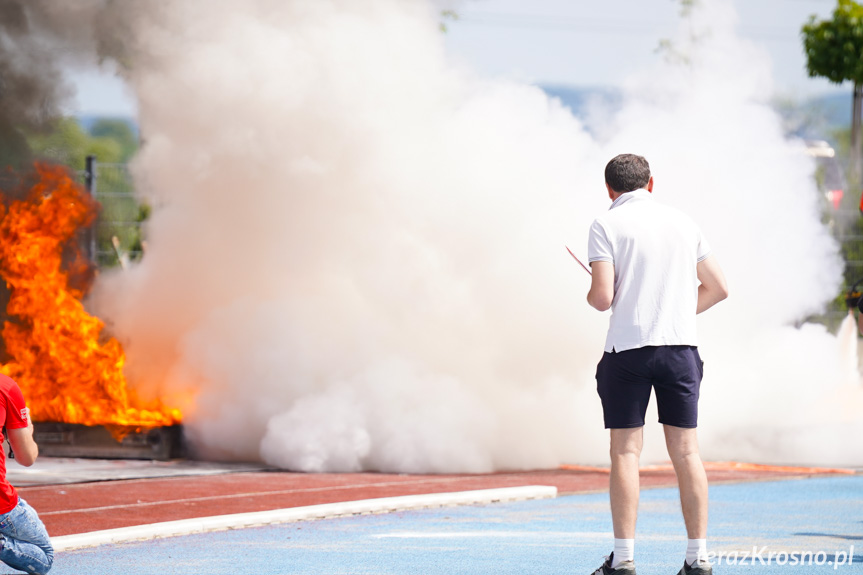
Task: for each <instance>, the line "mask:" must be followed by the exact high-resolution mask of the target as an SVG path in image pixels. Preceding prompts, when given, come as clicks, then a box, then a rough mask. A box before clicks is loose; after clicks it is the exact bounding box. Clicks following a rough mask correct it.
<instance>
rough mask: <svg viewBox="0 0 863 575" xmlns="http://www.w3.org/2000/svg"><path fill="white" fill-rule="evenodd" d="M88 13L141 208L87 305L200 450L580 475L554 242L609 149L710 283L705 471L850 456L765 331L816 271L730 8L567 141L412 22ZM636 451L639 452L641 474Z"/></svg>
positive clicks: (591, 201)
mask: <svg viewBox="0 0 863 575" xmlns="http://www.w3.org/2000/svg"><path fill="white" fill-rule="evenodd" d="M47 5H48V3H45V5H44V6H42V10H43V11H45V12H47V13H51V14H53V15H54V16H56V12H57V10H62V9H57V8H48V7H47ZM90 9H91V13H90V20H89V21H91V22H94V23H95V24H94V25H93V27H92V30H90V32H89V33H91V34H92V35H93V37H92V38H91V40H90V44H89V45H91V46H93V48H92V51H93V53H94V54H102V55H103V56H108V57H114V58H117V59H119V60H120V61H121V62H122V63H123V65H124V69H125V70H126V74H127V79H128V81H129V84H130V86H131V87H132V88H133V90H134V92H135V94H136V96H137V98H138V102H139V109H140V118H139V122H140V126H141V130H142V133H143V134H144V137H145V140H146V144H145V145H144V147H143V149H142V151H141V153H140V154H139V156H138V157H137V159H136V161H135V166H134V170H135V173H136V175H137V182H138V187H139V191H140V192H141V193H142V194H144V195H145V196H146V197H147V198H148V200H149V201H150V202H151V203H152V204H153V205H154V210H153V216H152V218H151V220H150V221H149V223H148V227H147V238H148V249H147V254H146V257H145V258H144V259H143V260H142V262H141V263H140V264H139V265H137V266H135V267H134V268H132V269H130V270H126V271H125V272H121V273H116V274H114V275H107V274H106V275H104V276H103V277H102V278H101V280H100V283H99V285H98V287H97V291H96V293H95V295H94V298H93V303H94V305H97V306H98V308H99V311H100V313H101V314H102V315H103V316H104V317H106V318H107V319H109V320H110V321H111V324H112V326H113V329H114V331H115V333H116V335H117V336H118V337H119V338H120V339H121V340H122V341H123V342H124V345H125V346H126V349H127V352H128V357H129V364H128V367H129V376H130V378H131V379H132V381H134V382H136V384H137V386H138V388H139V389H140V390H141V391H142V392H144V393H150V394H159V395H161V396H163V397H165V398H167V399H168V400H169V401H173V402H176V403H177V404H179V406H180V407H182V408H183V409H184V412H185V413H186V418H187V419H186V423H187V426H186V429H187V432H188V434H189V436H190V438H191V440H192V441H193V444H194V446H195V449H196V450H197V453H198V454H199V455H200V456H201V457H218V458H230V459H262V460H263V461H266V462H268V463H271V464H274V465H278V466H280V467H284V468H288V469H297V470H306V471H345V470H347V471H353V470H362V469H377V470H387V471H403V472H454V471H463V472H484V471H491V470H495V469H507V468H530V467H551V466H555V465H558V464H560V463H563V462H602V461H604V460H605V459H606V457H607V455H606V453H607V436H606V432H605V431H604V430H603V429H602V421H601V411H600V405H599V400H598V397H597V396H596V392H595V389H594V386H595V382H594V379H593V376H594V371H595V365H596V363H597V361H598V360H599V357H600V355H601V353H602V346H603V342H604V337H605V329H606V326H607V317H606V316H603V315H602V314H599V313H597V312H595V311H594V310H592V309H590V308H589V307H588V306H587V304H586V303H585V301H584V296H585V294H586V291H587V288H588V283H589V278H588V277H587V274H585V273H584V272H583V271H582V270H581V269H579V268H578V267H577V266H576V265H575V264H574V262H572V261H571V259H570V258H569V255H568V254H567V253H566V251H565V250H564V247H563V246H564V244H568V245H569V246H570V247H571V248H573V249H574V250H575V251H576V253H580V254H582V255H583V254H584V253H585V251H586V240H587V229H588V227H589V225H590V223H591V221H592V220H593V219H594V218H595V217H596V216H597V215H598V214H600V213H602V211H603V210H605V209H607V206H608V199H607V197H606V196H605V192H604V185H603V181H602V169H603V167H604V165H605V162H607V160H608V159H609V158H611V157H612V156H614V155H616V154H617V153H621V152H634V153H641V154H644V155H645V156H646V157H647V158H648V159H649V160H650V162H651V165H652V168H653V172H654V175H655V177H656V182H657V183H656V188H655V192H654V193H655V195H656V196H657V199H658V200H660V201H664V202H667V203H669V204H673V205H676V206H678V207H680V208H682V209H684V210H685V211H687V212H689V213H690V214H691V215H692V216H693V217H694V218H695V219H696V220H697V221H699V222H700V224H701V226H702V228H703V230H704V232H705V234H706V236H707V237H708V238H709V240H710V242H711V244H712V246H713V248H714V252H715V254H716V257H718V258H719V260H720V262H721V263H722V265H723V266H724V268H725V270H726V273H727V276H728V280H729V284H730V287H731V294H732V295H731V298H730V299H729V300H728V301H727V302H724V303H722V304H720V307H719V308H717V309H716V310H711V311H709V312H707V313H706V314H705V315H704V316H702V318H701V319H700V320H699V321H700V323H699V329H700V334H701V342H700V343H701V350H702V356H703V358H704V359H705V362H706V377H705V381H704V385H703V392H702V393H703V399H702V422H701V423H702V425H701V428H702V429H701V437H702V444H703V448H704V455H705V457H707V458H733V459H749V460H756V461H769V462H794V463H831V464H838V463H843V462H844V463H848V462H857V463H859V461H860V460H861V459H863V447H861V446H848V445H847V444H844V447H842V449H843V451H840V450H839V447H840V446H842V445H843V444H840V438H841V437H843V436H847V435H848V434H849V433H856V434H857V435H856V436H859V432H860V431H861V428H863V418H861V416H860V413H863V411H861V409H859V408H860V407H863V397H861V395H863V394H861V387H860V384H859V378H858V376H856V372H855V373H852V372H853V371H854V370H853V369H848V368H847V365H848V362H847V361H845V362H843V360H842V359H841V358H840V355H839V348H840V346H839V343H838V341H837V339H836V338H835V337H834V336H831V335H830V334H828V333H827V332H826V331H825V330H824V329H823V328H822V327H820V326H817V325H803V326H802V327H800V328H795V327H792V325H793V324H794V323H795V322H796V321H798V320H799V319H800V318H802V317H805V316H806V315H807V314H809V313H811V312H814V311H817V310H819V309H821V308H822V307H823V305H824V303H825V302H826V301H828V300H829V299H831V298H832V297H833V296H834V295H835V293H836V290H837V289H838V285H839V276H840V272H841V262H840V260H839V258H838V256H837V247H836V245H835V244H834V242H833V241H832V240H831V239H830V237H829V234H828V233H827V230H826V229H825V228H824V226H823V225H822V224H821V222H820V213H819V203H818V202H819V199H818V196H817V192H816V189H815V187H814V183H813V181H812V172H813V166H812V165H811V163H810V162H809V161H808V160H807V159H806V157H805V156H804V154H803V146H802V144H801V143H800V142H794V141H787V140H786V139H785V138H784V137H783V134H782V130H781V126H780V121H779V118H778V117H777V115H776V114H775V113H774V112H773V110H772V109H771V108H770V106H769V104H768V102H767V98H768V97H769V95H770V92H771V87H770V85H769V77H770V67H769V62H768V61H767V60H766V57H765V56H764V54H763V52H762V51H761V50H760V49H759V48H758V47H757V46H754V45H751V44H749V43H746V42H744V41H742V40H740V39H739V38H737V37H736V36H735V34H734V26H735V15H734V13H733V10H732V9H731V7H730V4H729V3H728V2H727V1H725V0H713V1H711V2H705V3H703V4H702V5H701V7H700V8H699V9H698V10H696V11H695V12H694V13H693V14H692V15H691V21H689V22H687V23H686V25H685V26H684V28H685V32H684V33H682V34H681V38H682V39H681V40H678V41H677V44H676V50H677V53H678V54H683V55H685V57H684V58H670V57H669V58H667V59H666V60H665V61H662V62H658V63H657V65H656V66H655V68H654V69H652V70H649V71H645V73H644V75H643V76H641V77H635V78H632V79H631V81H630V83H629V85H628V87H627V88H626V90H625V96H624V99H623V104H622V106H621V107H620V109H619V110H616V111H615V112H614V113H609V114H607V115H606V116H604V117H603V118H601V119H599V120H597V119H596V118H593V119H591V126H592V127H593V129H592V130H591V131H590V132H589V131H588V130H586V129H585V124H584V122H585V120H582V119H579V118H575V117H573V116H572V115H571V113H570V112H569V111H568V110H567V109H565V108H564V107H563V106H562V105H561V104H560V103H559V102H558V101H556V100H554V99H549V98H548V97H547V96H546V95H545V94H544V93H543V92H542V91H541V90H539V89H538V88H536V87H532V86H527V85H520V84H517V83H512V82H506V81H500V80H488V79H483V78H478V77H476V76H475V75H474V74H473V73H471V72H470V71H469V70H466V69H463V68H461V67H459V66H456V65H454V64H453V63H452V62H451V61H450V60H449V59H448V57H447V54H446V53H445V51H444V47H443V38H442V36H441V33H440V31H439V29H438V18H439V14H438V11H437V9H436V7H435V6H434V5H432V4H431V3H426V2H422V1H420V0H372V1H368V2H362V3H357V2H350V1H347V0H319V1H316V2H314V3H310V2H301V1H287V2H286V1H278V2H277V1H273V0H249V1H248V2H243V3H241V4H239V3H236V2H227V1H226V0H220V1H215V2H214V1H212V0H207V1H204V0H168V1H162V2H158V3H156V2H136V3H134V4H132V3H124V4H122V5H120V4H117V3H109V2H103V3H99V2H95V1H94V2H91V3H90ZM106 23H110V24H111V25H110V26H109V25H107V24H106ZM82 30H83V28H82ZM82 33H83V32H82ZM567 57H575V58H578V57H579V56H578V55H568V56H567ZM581 57H584V58H588V57H589V55H582V56H581ZM596 126H601V129H596V128H595V127H596ZM837 405H842V406H845V407H847V413H845V412H843V413H842V415H841V417H837V415H836V411H835V409H836V406H837ZM852 406H857V409H856V411H855V410H853V409H852ZM652 413H654V415H649V423H648V429H649V430H650V431H649V435H653V436H656V434H657V431H656V430H657V426H656V425H655V423H653V422H654V421H655V411H654V412H652ZM813 437H814V438H816V439H815V440H812V439H808V438H813ZM803 438H807V439H806V440H805V441H804V439H803ZM662 449H663V448H662V445H661V441H660V440H659V438H658V437H649V438H648V442H647V447H646V459H654V460H656V459H663V458H664V457H665V456H664V453H663V451H662Z"/></svg>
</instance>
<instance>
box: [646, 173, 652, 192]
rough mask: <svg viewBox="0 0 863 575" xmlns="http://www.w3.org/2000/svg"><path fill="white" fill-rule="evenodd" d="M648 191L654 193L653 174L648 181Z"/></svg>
mask: <svg viewBox="0 0 863 575" xmlns="http://www.w3.org/2000/svg"><path fill="white" fill-rule="evenodd" d="M647 191H648V192H650V193H653V176H650V179H649V180H648V181H647Z"/></svg>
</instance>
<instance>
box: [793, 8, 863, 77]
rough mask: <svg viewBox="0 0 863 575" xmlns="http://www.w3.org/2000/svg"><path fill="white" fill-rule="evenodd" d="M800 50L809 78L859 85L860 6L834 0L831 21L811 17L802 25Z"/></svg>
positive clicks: (862, 70) (862, 67)
mask: <svg viewBox="0 0 863 575" xmlns="http://www.w3.org/2000/svg"><path fill="white" fill-rule="evenodd" d="M803 49H804V50H805V52H806V57H807V61H806V69H807V71H808V73H809V76H810V77H816V76H821V77H824V78H827V79H828V80H829V81H831V82H833V83H835V84H841V83H842V82H845V81H847V80H850V81H852V82H854V83H855V84H863V6H861V5H860V4H858V3H857V2H854V1H852V0H838V4H837V6H836V9H835V10H834V11H833V19H832V20H822V21H820V22H819V21H817V19H816V17H815V16H811V17H810V18H809V23H808V24H805V25H804V26H803Z"/></svg>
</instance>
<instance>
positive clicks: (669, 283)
mask: <svg viewBox="0 0 863 575" xmlns="http://www.w3.org/2000/svg"><path fill="white" fill-rule="evenodd" d="M709 254H710V246H709V245H708V244H707V241H706V240H705V239H704V237H703V236H702V234H701V230H700V229H699V228H698V226H697V225H696V223H695V222H694V221H692V219H691V218H689V216H687V215H686V214H684V213H683V212H681V211H680V210H677V209H675V208H672V207H669V206H665V205H663V204H661V203H659V202H657V201H655V200H654V199H653V195H652V194H651V193H650V192H648V191H647V190H635V191H632V192H628V193H625V194H623V195H621V196H620V197H619V198H617V199H616V200H615V201H614V203H612V204H611V208H609V210H608V213H606V214H604V215H602V216H600V217H598V218H596V220H595V221H594V222H593V225H592V226H590V238H589V240H588V246H587V258H588V261H590V262H611V263H613V264H614V299H613V300H612V303H611V319H610V321H609V327H608V337H607V338H606V340H605V351H608V352H610V351H612V349H613V350H615V351H626V350H628V349H635V348H638V347H644V346H648V345H698V340H697V338H696V335H695V312H696V309H697V305H698V285H699V282H698V276H697V273H696V269H695V266H696V264H697V263H698V262H700V261H702V260H703V259H705V258H706V257H707V256H708V255H709Z"/></svg>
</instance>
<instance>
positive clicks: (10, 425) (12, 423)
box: [0, 373, 29, 513]
mask: <svg viewBox="0 0 863 575" xmlns="http://www.w3.org/2000/svg"><path fill="white" fill-rule="evenodd" d="M28 420H29V412H28V411H27V405H26V404H25V403H24V396H23V395H22V394H21V388H20V387H18V384H17V383H15V382H14V381H13V380H12V379H11V378H9V377H6V376H5V375H3V374H2V373H0V423H2V425H4V426H5V427H6V429H22V428H24V427H27V425H28V423H29V422H28ZM2 443H3V434H2V433H0V513H9V512H10V511H12V510H13V509H15V506H16V505H18V492H17V491H15V488H14V487H12V484H11V483H9V482H8V481H6V452H5V450H4V449H3V445H2Z"/></svg>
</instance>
